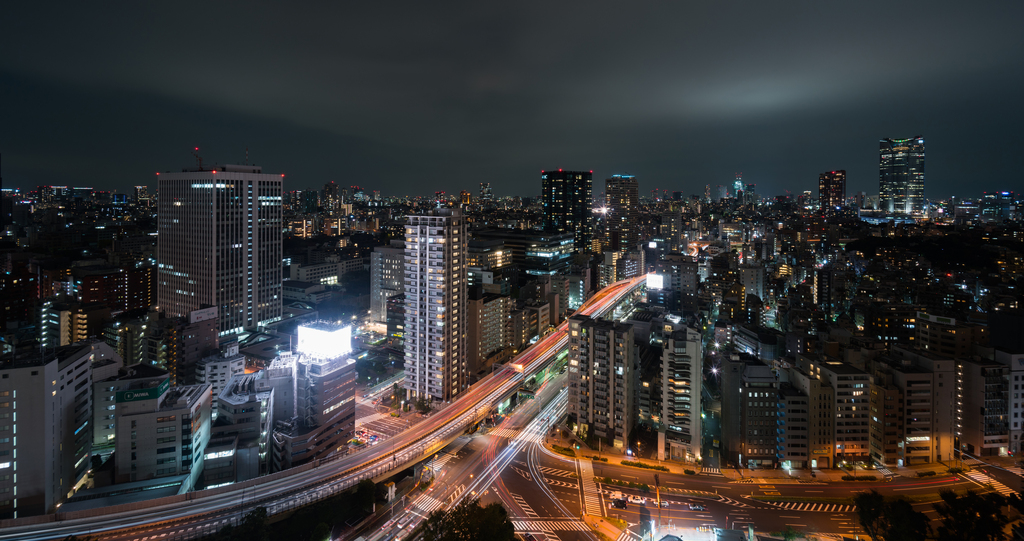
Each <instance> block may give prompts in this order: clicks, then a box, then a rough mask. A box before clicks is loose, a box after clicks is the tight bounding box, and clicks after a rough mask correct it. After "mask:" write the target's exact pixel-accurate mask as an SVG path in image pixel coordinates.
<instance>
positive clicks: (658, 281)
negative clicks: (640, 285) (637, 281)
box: [647, 273, 665, 289]
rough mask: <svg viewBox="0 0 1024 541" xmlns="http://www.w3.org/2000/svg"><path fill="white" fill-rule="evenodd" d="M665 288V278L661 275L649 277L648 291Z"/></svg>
mask: <svg viewBox="0 0 1024 541" xmlns="http://www.w3.org/2000/svg"><path fill="white" fill-rule="evenodd" d="M663 287H665V277H664V276H662V275H660V274H654V273H651V274H648V275H647V289H662V288H663Z"/></svg>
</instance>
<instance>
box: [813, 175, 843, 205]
mask: <svg viewBox="0 0 1024 541" xmlns="http://www.w3.org/2000/svg"><path fill="white" fill-rule="evenodd" d="M845 204H846V171H844V170H842V169H840V170H839V171H829V172H826V173H822V174H820V175H818V205H819V206H820V207H821V211H822V212H823V213H825V214H835V212H836V209H838V208H840V207H842V206H843V205H845Z"/></svg>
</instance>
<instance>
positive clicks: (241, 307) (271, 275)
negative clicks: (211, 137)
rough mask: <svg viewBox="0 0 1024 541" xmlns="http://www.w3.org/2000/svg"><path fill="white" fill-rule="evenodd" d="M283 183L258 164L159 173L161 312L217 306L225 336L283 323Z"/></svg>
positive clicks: (180, 312) (183, 312) (173, 313)
mask: <svg viewBox="0 0 1024 541" xmlns="http://www.w3.org/2000/svg"><path fill="white" fill-rule="evenodd" d="M282 177H284V175H271V174H264V173H263V170H262V168H261V167H259V166H255V165H219V166H216V168H214V169H209V168H207V169H202V168H198V169H186V170H183V171H182V172H181V173H164V174H162V175H160V178H159V183H158V184H159V193H160V198H159V202H158V205H157V210H158V227H159V236H158V240H157V248H156V253H157V305H158V307H159V309H160V310H162V311H163V312H164V313H166V314H167V315H169V316H176V317H177V316H187V315H188V314H189V313H191V312H193V311H195V310H197V309H199V308H202V307H203V306H216V307H217V309H218V317H219V323H218V328H219V330H220V334H222V335H224V334H228V333H234V332H239V331H242V330H244V329H253V328H256V327H257V326H259V325H265V324H267V323H271V322H273V321H277V320H279V319H280V318H281V298H282V292H281V237H282V234H281V228H282V222H281V185H282V180H283V179H282Z"/></svg>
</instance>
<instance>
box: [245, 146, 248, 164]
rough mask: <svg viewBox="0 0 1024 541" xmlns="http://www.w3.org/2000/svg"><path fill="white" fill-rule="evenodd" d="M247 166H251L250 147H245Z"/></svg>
mask: <svg viewBox="0 0 1024 541" xmlns="http://www.w3.org/2000/svg"><path fill="white" fill-rule="evenodd" d="M245 165H249V147H245Z"/></svg>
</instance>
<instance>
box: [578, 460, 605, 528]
mask: <svg viewBox="0 0 1024 541" xmlns="http://www.w3.org/2000/svg"><path fill="white" fill-rule="evenodd" d="M578 464H579V465H580V485H581V486H582V487H583V508H584V509H585V510H586V512H587V513H586V514H588V515H593V516H602V511H603V509H601V493H600V491H598V489H597V484H596V483H594V466H593V464H591V463H590V461H589V460H580V461H579V462H578Z"/></svg>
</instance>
